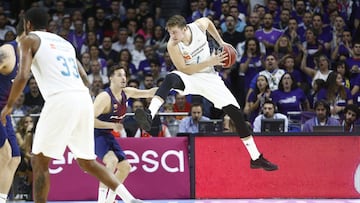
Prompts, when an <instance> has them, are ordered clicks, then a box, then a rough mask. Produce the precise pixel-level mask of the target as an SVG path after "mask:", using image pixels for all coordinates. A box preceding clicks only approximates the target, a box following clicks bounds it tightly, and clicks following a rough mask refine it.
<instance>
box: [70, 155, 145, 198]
mask: <svg viewBox="0 0 360 203" xmlns="http://www.w3.org/2000/svg"><path fill="white" fill-rule="evenodd" d="M77 162H78V164H79V166H80V168H81V169H82V170H84V171H86V172H87V173H89V174H90V175H92V176H94V177H96V178H97V179H98V180H100V181H101V182H103V183H104V184H105V185H106V186H108V187H109V188H110V189H111V190H113V191H115V192H116V194H117V195H119V196H120V197H121V199H122V200H123V201H124V202H125V203H134V202H142V201H141V200H136V199H135V198H134V196H133V195H132V194H131V193H130V192H129V191H128V190H127V189H126V188H125V186H124V185H123V184H122V183H120V181H119V180H118V179H117V178H116V177H115V175H114V174H113V173H112V172H111V171H109V170H108V169H107V168H105V166H103V165H101V164H100V163H98V162H97V161H96V160H86V159H81V158H78V159H77Z"/></svg>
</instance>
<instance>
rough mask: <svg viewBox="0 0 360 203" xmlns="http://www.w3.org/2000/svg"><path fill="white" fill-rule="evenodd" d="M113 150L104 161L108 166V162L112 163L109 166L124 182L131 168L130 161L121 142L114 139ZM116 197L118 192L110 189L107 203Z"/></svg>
mask: <svg viewBox="0 0 360 203" xmlns="http://www.w3.org/2000/svg"><path fill="white" fill-rule="evenodd" d="M112 142H113V143H112V144H111V146H112V150H111V151H109V152H108V153H107V154H106V155H105V157H104V159H103V162H104V163H105V164H106V166H107V167H108V164H109V165H110V166H109V168H110V169H111V170H112V171H114V170H116V172H115V176H116V178H117V179H118V180H119V181H120V182H121V183H124V181H125V179H126V177H127V176H128V175H129V173H130V170H131V165H130V163H129V162H128V161H127V160H126V156H125V153H124V151H123V150H122V149H121V147H120V145H119V143H118V142H117V141H116V140H115V139H112ZM115 198H116V192H115V191H113V190H109V192H108V195H107V197H106V201H105V202H106V203H113V202H114V200H115Z"/></svg>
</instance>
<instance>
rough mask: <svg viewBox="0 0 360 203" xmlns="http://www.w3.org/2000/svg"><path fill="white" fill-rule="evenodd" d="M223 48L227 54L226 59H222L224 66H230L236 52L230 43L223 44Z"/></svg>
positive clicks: (232, 63)
mask: <svg viewBox="0 0 360 203" xmlns="http://www.w3.org/2000/svg"><path fill="white" fill-rule="evenodd" d="M223 50H224V52H226V53H227V54H228V59H227V60H225V61H224V63H225V64H224V68H230V67H231V66H232V65H234V63H235V62H236V57H237V52H236V50H235V48H234V47H233V46H231V45H230V44H225V45H224V46H223Z"/></svg>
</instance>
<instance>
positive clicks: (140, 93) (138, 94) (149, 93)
mask: <svg viewBox="0 0 360 203" xmlns="http://www.w3.org/2000/svg"><path fill="white" fill-rule="evenodd" d="M157 89H158V88H157V87H154V88H151V89H148V90H140V89H137V88H133V87H125V88H124V89H123V91H124V92H125V94H126V96H127V97H129V98H135V99H137V98H150V97H153V96H154V95H155V92H156V91H157Z"/></svg>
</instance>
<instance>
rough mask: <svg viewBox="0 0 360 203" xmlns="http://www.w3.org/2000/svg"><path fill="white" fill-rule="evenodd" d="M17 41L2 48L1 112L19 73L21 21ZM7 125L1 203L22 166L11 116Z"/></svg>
mask: <svg viewBox="0 0 360 203" xmlns="http://www.w3.org/2000/svg"><path fill="white" fill-rule="evenodd" d="M16 32H17V35H18V36H17V38H16V40H15V41H11V42H9V43H6V44H4V45H3V46H1V47H0V110H2V109H3V108H4V106H5V105H6V102H7V100H8V97H9V93H10V89H11V85H12V81H13V80H14V78H15V76H16V73H17V71H18V59H19V58H18V40H20V39H21V38H22V37H23V36H24V23H23V21H22V19H20V21H19V23H18V25H17V27H16ZM6 121H7V122H6V125H5V126H4V125H0V163H1V164H0V180H1V183H0V203H5V202H6V200H7V196H8V193H9V190H10V187H11V184H12V181H13V178H14V174H15V171H16V169H17V167H18V165H19V164H20V160H21V156H20V149H19V146H18V144H17V141H16V136H15V132H14V128H13V126H12V124H11V118H10V116H9V115H8V116H6Z"/></svg>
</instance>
